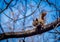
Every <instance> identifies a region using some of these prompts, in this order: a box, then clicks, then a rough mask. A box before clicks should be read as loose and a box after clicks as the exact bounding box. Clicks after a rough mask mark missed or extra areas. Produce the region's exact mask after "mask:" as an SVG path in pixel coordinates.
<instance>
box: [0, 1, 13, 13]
mask: <svg viewBox="0 0 60 42" xmlns="http://www.w3.org/2000/svg"><path fill="white" fill-rule="evenodd" d="M12 1H13V0H11V1H10V2H9V3H8V4H7V6H6V8H5V9H3V10H2V11H0V14H1V13H2V12H3V11H5V10H6V9H7V8H8V7H9V5H10V4H11V2H12Z"/></svg>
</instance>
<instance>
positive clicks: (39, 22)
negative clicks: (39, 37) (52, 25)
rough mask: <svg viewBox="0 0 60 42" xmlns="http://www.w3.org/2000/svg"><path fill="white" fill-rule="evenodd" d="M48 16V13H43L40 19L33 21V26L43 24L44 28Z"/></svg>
mask: <svg viewBox="0 0 60 42" xmlns="http://www.w3.org/2000/svg"><path fill="white" fill-rule="evenodd" d="M46 14H47V13H46V12H43V13H42V14H41V15H40V17H39V18H36V19H35V20H33V26H35V27H36V26H37V25H38V24H41V25H42V26H44V24H45V16H46Z"/></svg>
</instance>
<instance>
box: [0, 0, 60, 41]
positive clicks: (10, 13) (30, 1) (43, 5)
mask: <svg viewBox="0 0 60 42" xmlns="http://www.w3.org/2000/svg"><path fill="white" fill-rule="evenodd" d="M48 1H49V2H50V3H52V4H49V3H48V2H47V1H46V0H42V1H40V0H13V1H12V3H11V4H10V5H9V7H8V9H6V10H5V11H4V12H2V13H0V24H1V25H2V28H3V30H4V32H21V31H23V30H32V29H33V28H34V27H33V25H32V22H33V19H36V18H39V16H40V14H41V13H42V11H44V12H47V15H46V23H45V24H49V23H51V22H53V21H54V20H56V19H57V17H59V15H60V13H59V11H56V10H60V0H48ZM5 2H6V3H9V2H10V0H5ZM5 2H4V0H0V11H2V10H4V9H5V8H6V6H7V4H6V3H5ZM39 2H40V5H39V8H37V6H38V4H39ZM35 10H36V11H35ZM34 11H35V12H34ZM32 12H34V13H32ZM24 17H26V18H24ZM28 26H31V27H28ZM0 28H1V27H0ZM56 30H57V31H59V32H60V27H57V29H53V30H50V31H48V32H46V33H43V34H41V35H35V36H31V37H26V38H25V42H60V40H58V38H60V34H58V33H57V34H54V33H49V32H55V31H56ZM0 33H3V32H2V31H1V29H0ZM23 39H24V38H10V39H5V40H2V41H0V42H7V40H8V42H19V41H21V42H22V40H23Z"/></svg>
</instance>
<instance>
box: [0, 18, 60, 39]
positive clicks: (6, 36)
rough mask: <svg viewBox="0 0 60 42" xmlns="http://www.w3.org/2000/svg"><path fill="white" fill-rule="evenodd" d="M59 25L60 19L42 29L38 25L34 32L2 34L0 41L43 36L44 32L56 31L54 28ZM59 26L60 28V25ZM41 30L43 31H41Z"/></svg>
mask: <svg viewBox="0 0 60 42" xmlns="http://www.w3.org/2000/svg"><path fill="white" fill-rule="evenodd" d="M59 23H60V18H59V19H58V21H57V20H55V21H54V22H52V23H50V24H47V25H45V26H44V27H42V26H41V25H38V26H37V27H36V28H34V29H32V30H27V31H22V32H7V33H2V34H0V40H3V39H7V38H22V37H29V36H33V35H37V34H42V33H44V32H47V31H49V30H52V29H54V27H55V26H56V25H57V24H59ZM58 26H60V24H59V25H58ZM41 28H43V29H42V30H41Z"/></svg>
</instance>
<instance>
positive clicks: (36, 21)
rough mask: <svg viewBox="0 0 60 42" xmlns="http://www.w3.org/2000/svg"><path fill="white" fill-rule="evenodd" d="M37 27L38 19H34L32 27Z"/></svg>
mask: <svg viewBox="0 0 60 42" xmlns="http://www.w3.org/2000/svg"><path fill="white" fill-rule="evenodd" d="M36 25H38V19H37V18H36V19H35V20H33V26H36Z"/></svg>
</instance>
